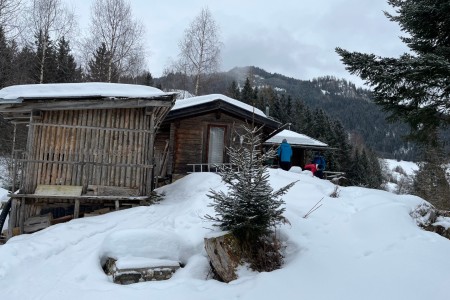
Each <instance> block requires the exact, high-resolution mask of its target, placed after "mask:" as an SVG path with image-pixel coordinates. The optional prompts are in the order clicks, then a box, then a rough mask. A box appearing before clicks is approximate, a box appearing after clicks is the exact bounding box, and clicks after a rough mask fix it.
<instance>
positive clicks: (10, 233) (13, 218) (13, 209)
mask: <svg viewBox="0 0 450 300" xmlns="http://www.w3.org/2000/svg"><path fill="white" fill-rule="evenodd" d="M10 198H12V197H10ZM17 203H18V200H17V199H13V200H12V202H11V210H10V213H9V224H8V234H7V238H8V239H10V238H11V237H13V229H14V227H16V218H17Z"/></svg>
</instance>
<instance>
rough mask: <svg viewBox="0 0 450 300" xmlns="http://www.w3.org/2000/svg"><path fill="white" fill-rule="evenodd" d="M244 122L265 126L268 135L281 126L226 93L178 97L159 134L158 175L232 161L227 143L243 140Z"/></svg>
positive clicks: (178, 173)
mask: <svg viewBox="0 0 450 300" xmlns="http://www.w3.org/2000/svg"><path fill="white" fill-rule="evenodd" d="M243 124H247V125H252V124H254V125H255V126H264V127H263V134H264V135H265V136H268V135H269V134H270V133H272V132H273V131H274V130H276V129H277V128H279V127H280V126H281V124H280V123H279V122H278V121H275V120H273V119H270V118H268V117H267V116H266V115H265V114H264V113H263V112H262V111H261V110H259V109H257V108H255V107H253V106H251V105H248V104H245V103H243V102H241V101H238V100H236V99H232V98H229V97H227V96H224V95H220V94H213V95H205V96H199V97H192V98H187V99H180V100H177V101H176V103H175V105H174V107H173V108H172V109H171V111H170V112H169V114H168V115H167V117H166V118H165V120H164V121H163V123H162V125H161V127H160V129H159V131H158V134H157V136H156V142H155V153H156V160H157V162H156V165H157V174H158V176H159V177H160V178H166V177H170V178H171V177H175V178H177V177H179V176H182V175H185V174H187V173H189V172H199V171H210V170H211V168H214V166H215V165H218V164H223V163H228V162H229V158H228V157H227V153H226V147H229V146H231V145H232V143H233V142H234V143H238V142H239V140H238V139H237V140H236V139H235V140H233V138H234V137H235V135H234V133H235V130H239V128H241V125H243Z"/></svg>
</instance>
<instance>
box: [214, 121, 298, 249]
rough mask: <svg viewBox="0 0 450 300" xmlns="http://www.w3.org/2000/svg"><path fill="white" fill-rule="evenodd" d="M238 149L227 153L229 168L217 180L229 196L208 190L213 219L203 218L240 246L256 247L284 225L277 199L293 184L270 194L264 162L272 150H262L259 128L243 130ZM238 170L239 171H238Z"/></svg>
mask: <svg viewBox="0 0 450 300" xmlns="http://www.w3.org/2000/svg"><path fill="white" fill-rule="evenodd" d="M240 140H241V141H242V144H241V146H239V147H231V148H229V149H228V154H229V156H230V162H231V165H232V166H231V167H222V168H221V172H220V176H221V177H222V180H223V181H224V182H225V183H226V184H227V185H228V189H229V191H228V193H224V192H223V191H215V190H211V191H210V194H208V197H209V198H211V199H212V200H213V203H212V205H211V206H212V207H214V210H215V212H216V215H215V216H210V215H207V216H206V218H207V219H209V220H212V221H214V222H216V224H215V226H218V227H220V229H222V230H229V231H231V232H232V233H233V234H234V235H235V236H236V237H237V238H238V239H239V240H240V241H241V242H242V244H243V245H247V246H250V247H251V245H256V244H258V241H259V240H260V239H261V238H263V237H264V236H266V235H268V234H270V233H271V232H272V231H273V229H274V227H275V226H276V225H278V224H280V223H282V222H284V220H285V219H284V217H283V212H284V210H285V209H284V207H282V205H283V204H284V201H283V200H282V199H281V198H280V197H281V196H282V195H284V194H285V193H286V192H287V191H288V190H289V189H290V188H291V187H292V186H293V185H294V184H295V182H293V183H290V184H288V185H286V186H285V187H283V188H280V189H278V190H276V191H273V189H272V187H271V186H270V183H269V174H268V170H267V168H268V167H267V165H265V162H266V161H267V160H269V159H272V158H274V157H275V150H273V149H271V150H269V151H267V152H265V153H262V152H261V151H260V149H261V128H248V127H245V126H244V127H243V133H242V134H240ZM238 167H239V168H238Z"/></svg>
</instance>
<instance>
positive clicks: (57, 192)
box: [34, 185, 82, 196]
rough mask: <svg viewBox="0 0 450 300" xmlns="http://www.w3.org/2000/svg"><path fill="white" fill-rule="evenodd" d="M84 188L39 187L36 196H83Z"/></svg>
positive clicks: (70, 186)
mask: <svg viewBox="0 0 450 300" xmlns="http://www.w3.org/2000/svg"><path fill="white" fill-rule="evenodd" d="M81 192H82V186H73V185H38V186H37V187H36V191H35V192H34V194H35V195H39V196H81Z"/></svg>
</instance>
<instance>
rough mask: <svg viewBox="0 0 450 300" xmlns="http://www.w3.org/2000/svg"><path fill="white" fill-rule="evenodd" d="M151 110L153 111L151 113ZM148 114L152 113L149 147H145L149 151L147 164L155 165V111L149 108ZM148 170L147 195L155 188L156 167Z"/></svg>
mask: <svg viewBox="0 0 450 300" xmlns="http://www.w3.org/2000/svg"><path fill="white" fill-rule="evenodd" d="M150 111H152V113H151V114H150ZM146 114H150V120H149V131H150V133H149V134H148V144H147V149H145V150H146V151H147V157H146V164H147V165H153V164H154V161H153V159H154V157H153V151H154V142H155V133H154V132H155V111H154V110H150V109H147V111H146ZM146 171H147V182H146V188H145V192H146V194H147V195H150V193H151V192H152V190H153V188H154V186H153V184H154V178H153V175H154V174H153V171H154V168H150V169H146Z"/></svg>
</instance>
